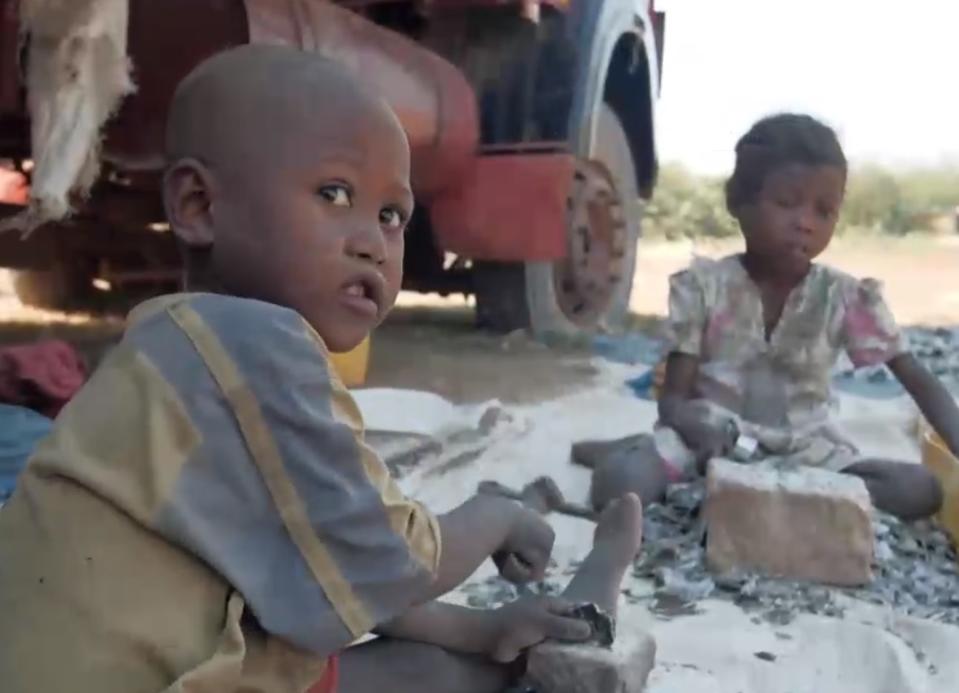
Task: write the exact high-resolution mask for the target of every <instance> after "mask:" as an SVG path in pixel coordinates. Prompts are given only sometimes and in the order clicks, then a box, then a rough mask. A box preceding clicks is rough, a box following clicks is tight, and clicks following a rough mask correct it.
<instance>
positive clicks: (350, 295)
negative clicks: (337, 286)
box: [342, 272, 385, 318]
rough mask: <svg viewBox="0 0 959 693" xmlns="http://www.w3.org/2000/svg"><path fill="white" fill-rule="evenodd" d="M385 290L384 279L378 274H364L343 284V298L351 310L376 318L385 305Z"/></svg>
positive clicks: (355, 276)
mask: <svg viewBox="0 0 959 693" xmlns="http://www.w3.org/2000/svg"><path fill="white" fill-rule="evenodd" d="M384 290H385V289H384V281H383V277H382V276H381V275H380V274H379V273H378V272H363V273H358V274H356V275H354V276H353V277H351V278H350V279H349V280H348V281H347V282H346V283H345V284H343V287H342V296H343V300H344V303H346V305H347V306H348V307H349V308H350V309H351V310H353V311H355V312H358V313H362V314H364V315H365V316H368V317H372V318H375V317H377V316H378V315H379V313H380V306H381V305H382V304H383V294H384Z"/></svg>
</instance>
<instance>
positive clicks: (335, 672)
mask: <svg viewBox="0 0 959 693" xmlns="http://www.w3.org/2000/svg"><path fill="white" fill-rule="evenodd" d="M339 682H340V660H339V658H337V657H336V656H335V655H334V656H333V657H330V659H329V661H328V662H327V663H326V671H325V672H323V678H322V679H320V680H319V681H317V682H316V683H315V684H314V685H313V687H312V688H311V689H310V690H309V691H307V693H336V686H337V684H339Z"/></svg>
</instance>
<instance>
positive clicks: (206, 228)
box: [163, 159, 214, 248]
mask: <svg viewBox="0 0 959 693" xmlns="http://www.w3.org/2000/svg"><path fill="white" fill-rule="evenodd" d="M163 207H164V210H165V211H166V217H167V221H169V222H170V228H171V229H172V230H173V232H174V233H175V234H176V235H177V238H179V239H180V241H181V242H182V243H184V244H185V245H187V246H188V247H190V248H209V247H210V246H212V245H213V240H214V238H213V235H214V234H213V215H212V208H213V176H212V174H211V173H210V169H208V168H207V167H206V166H205V165H204V164H203V163H202V162H201V161H198V160H196V159H181V160H180V161H177V162H176V163H175V164H173V165H172V166H170V167H169V168H168V169H167V170H166V173H165V174H164V175H163Z"/></svg>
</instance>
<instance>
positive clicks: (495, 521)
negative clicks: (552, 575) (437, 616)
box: [418, 494, 555, 603]
mask: <svg viewBox="0 0 959 693" xmlns="http://www.w3.org/2000/svg"><path fill="white" fill-rule="evenodd" d="M438 523H439V527H440V536H441V546H442V550H441V551H440V560H439V566H438V569H437V571H436V576H435V578H434V580H433V583H432V584H431V585H430V587H429V589H428V591H427V592H426V593H425V594H423V595H422V598H421V599H419V600H418V602H419V603H422V602H425V601H429V600H430V599H434V598H436V597H439V596H441V595H443V594H446V593H447V592H449V591H450V590H451V589H453V588H455V587H457V586H458V585H460V584H461V583H462V582H463V581H464V580H466V579H467V578H468V577H469V576H470V575H472V574H473V572H474V571H475V570H476V569H477V568H478V567H479V566H480V565H481V564H482V563H483V562H484V561H485V560H486V559H487V558H489V557H490V556H491V555H493V553H495V552H497V551H505V552H507V553H510V554H513V555H514V556H515V558H516V559H518V560H514V561H513V562H512V563H513V564H514V567H515V568H517V569H518V573H516V574H513V575H511V576H509V577H511V578H512V579H514V580H515V581H517V582H529V581H531V580H539V579H542V577H543V574H544V572H545V570H546V566H547V563H548V562H549V557H550V554H551V553H552V550H553V540H554V538H555V535H554V533H553V530H552V528H551V527H550V526H549V525H548V524H547V523H546V522H545V521H544V520H543V519H542V518H541V517H539V516H538V515H536V514H535V513H533V512H532V511H530V510H528V509H527V508H524V507H523V506H521V505H520V504H518V503H516V502H514V501H511V500H509V499H506V498H502V497H499V496H493V495H487V494H479V495H476V496H474V497H473V498H470V499H469V500H468V501H466V502H465V503H463V504H462V505H460V506H459V507H458V508H456V509H454V510H452V511H451V512H449V513H446V514H445V515H441V516H440V517H439V518H438Z"/></svg>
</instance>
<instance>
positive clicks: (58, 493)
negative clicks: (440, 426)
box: [0, 294, 440, 693]
mask: <svg viewBox="0 0 959 693" xmlns="http://www.w3.org/2000/svg"><path fill="white" fill-rule="evenodd" d="M439 554H440V536H439V530H438V526H437V524H436V520H435V518H434V517H433V516H432V515H431V514H430V513H429V512H427V511H426V510H425V509H424V508H422V507H421V506H419V505H418V504H416V503H414V502H411V501H410V500H408V499H407V498H405V497H404V496H403V495H402V494H401V493H400V491H399V490H398V488H397V487H396V485H395V483H394V481H393V480H392V479H391V478H390V475H389V473H388V471H387V469H386V467H385V466H384V465H383V463H382V462H381V461H380V460H379V459H378V458H377V457H376V455H375V454H374V453H373V452H372V450H370V448H369V447H367V446H366V445H365V443H364V442H363V426H362V421H361V417H360V414H359V411H358V410H357V408H356V405H355V404H354V402H353V400H352V399H351V398H350V396H349V394H348V393H347V391H346V390H345V388H344V387H343V385H342V384H341V383H340V382H339V380H338V378H337V377H336V375H335V374H334V373H333V372H332V371H331V370H330V368H329V366H328V360H327V352H326V349H325V347H324V345H323V343H322V341H321V339H320V338H319V337H318V336H317V334H316V333H315V332H314V331H313V330H312V329H311V328H310V326H309V325H308V324H307V323H306V322H305V321H304V320H303V319H302V318H301V317H300V316H299V315H298V314H296V313H294V312H293V311H290V310H287V309H285V308H280V307H278V306H274V305H270V304H266V303H261V302H258V301H250V300H245V299H238V298H233V297H226V296H217V295H210V294H182V295H175V296H169V297H164V298H161V299H157V300H154V301H151V302H148V303H146V304H144V305H143V306H141V307H140V308H138V309H137V310H136V311H134V313H133V314H132V315H131V317H130V326H129V328H128V330H127V332H126V334H125V336H124V339H123V341H122V342H121V343H120V344H119V345H118V347H117V348H116V349H115V350H114V351H113V352H112V353H111V354H110V356H108V357H107V359H106V360H105V361H104V363H103V364H102V365H101V367H100V368H99V369H98V371H97V372H96V373H95V374H94V376H93V377H92V378H91V380H90V382H89V383H88V384H87V385H86V387H84V388H83V390H82V391H81V392H80V393H79V394H78V395H77V397H76V398H75V399H74V400H73V401H72V402H71V403H70V404H69V405H68V406H67V407H66V409H65V410H64V411H63V413H62V414H61V416H60V418H59V419H58V420H57V422H56V424H55V427H54V430H53V432H52V434H51V435H50V436H49V438H47V439H46V440H45V441H44V442H42V443H41V444H40V446H39V447H38V449H37V451H36V453H35V455H34V457H33V459H32V460H31V461H30V463H29V464H28V466H27V469H26V470H25V472H24V474H23V476H22V477H21V480H20V485H19V488H18V489H17V491H16V493H15V494H14V496H13V498H12V499H11V500H10V502H9V503H8V504H7V505H6V506H4V508H3V509H2V510H0V643H2V645H0V682H2V684H0V686H2V688H3V690H4V691H5V692H6V693H27V692H29V693H35V692H36V691H61V690H76V691H97V693H139V692H141V691H142V692H143V693H158V692H159V691H190V692H191V693H194V692H196V693H199V692H201V691H202V692H204V693H205V692H206V691H217V692H218V693H219V692H222V691H234V690H263V691H276V692H277V693H280V692H284V693H285V692H286V691H290V692H294V691H296V692H298V693H299V692H301V691H305V690H306V689H307V688H308V687H309V686H310V684H311V683H312V682H315V681H316V680H317V679H318V678H319V677H320V675H322V672H323V668H324V666H325V661H326V658H327V657H328V656H329V655H331V654H333V653H335V652H336V651H338V650H340V649H341V648H343V647H344V646H346V645H348V644H349V643H351V642H352V641H354V640H355V639H357V638H358V637H360V636H362V635H364V634H365V633H368V632H369V631H370V630H371V629H372V628H373V627H374V626H375V625H376V624H378V623H382V622H384V621H386V620H389V619H390V618H392V617H394V616H396V615H398V614H400V613H402V612H403V611H404V610H405V609H407V608H408V607H409V606H411V604H413V602H414V600H415V599H416V598H417V596H418V595H421V594H423V592H424V590H425V588H426V587H427V586H428V584H429V583H430V581H431V580H432V579H433V577H434V575H435V571H436V568H437V565H438V562H439Z"/></svg>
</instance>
